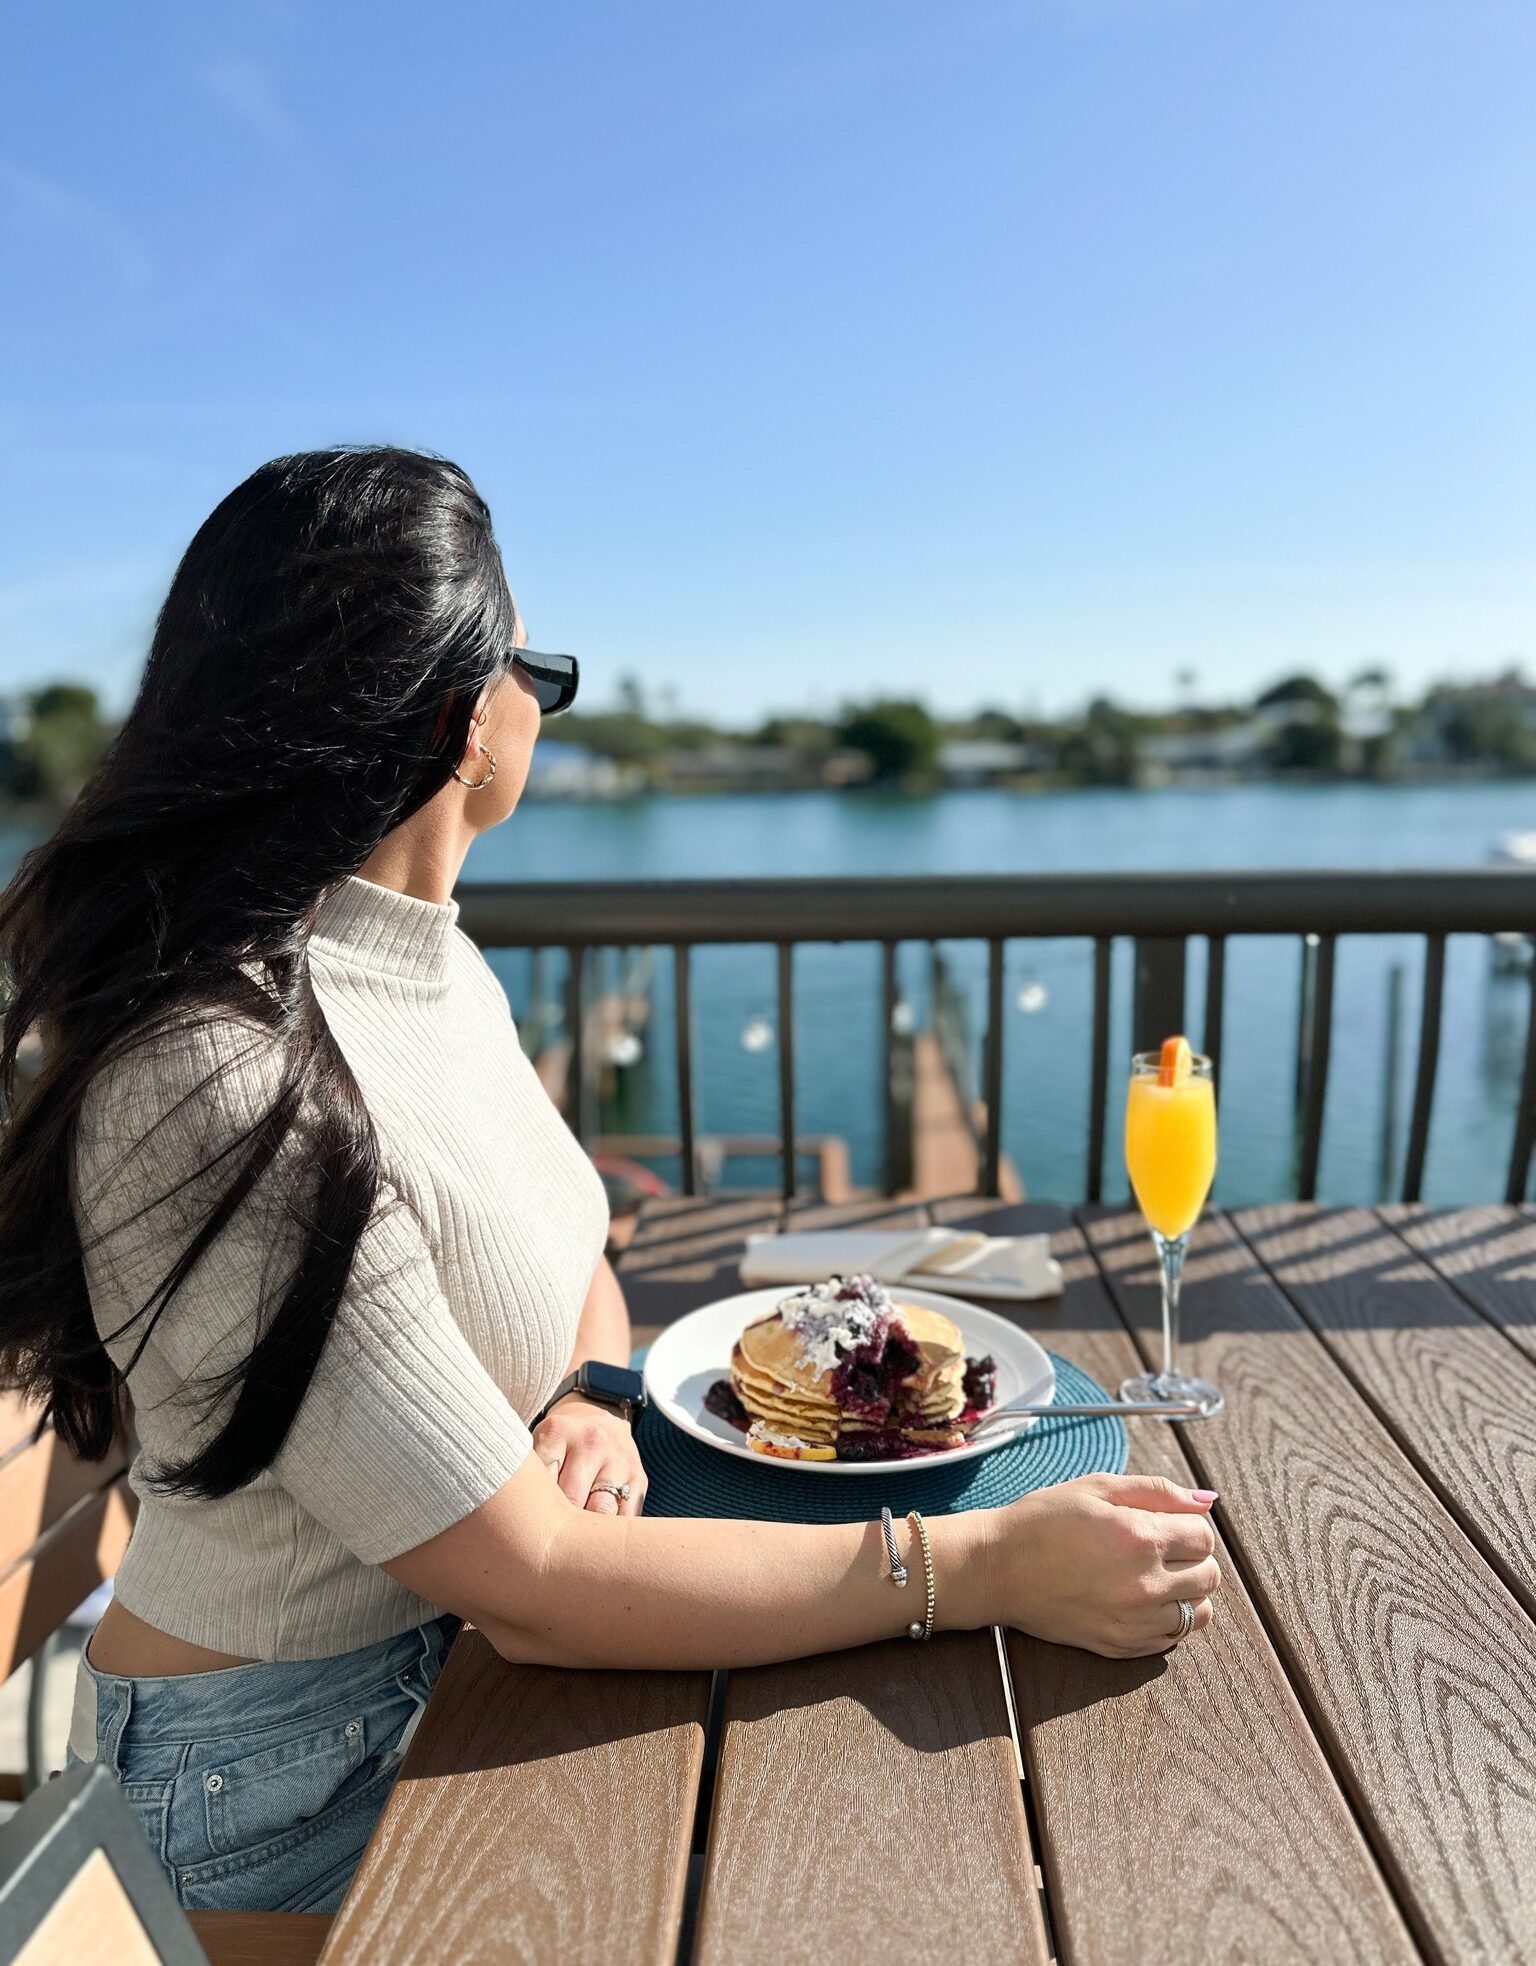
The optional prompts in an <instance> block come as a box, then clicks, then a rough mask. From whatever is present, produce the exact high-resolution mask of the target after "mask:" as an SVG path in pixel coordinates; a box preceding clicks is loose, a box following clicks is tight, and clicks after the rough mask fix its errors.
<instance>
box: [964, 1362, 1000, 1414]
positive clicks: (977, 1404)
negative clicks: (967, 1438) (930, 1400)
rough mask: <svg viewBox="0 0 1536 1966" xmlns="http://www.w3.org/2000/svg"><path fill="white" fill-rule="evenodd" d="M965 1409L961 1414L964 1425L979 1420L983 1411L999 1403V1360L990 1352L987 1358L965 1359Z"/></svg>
mask: <svg viewBox="0 0 1536 1966" xmlns="http://www.w3.org/2000/svg"><path fill="white" fill-rule="evenodd" d="M964 1391H965V1410H964V1412H962V1414H961V1415H960V1424H961V1426H962V1427H965V1426H969V1425H970V1423H971V1422H972V1421H973V1420H979V1419H980V1418H981V1416H982V1414H983V1413H986V1412H987V1411H989V1410H990V1408H992V1407H994V1406H995V1405H996V1404H997V1360H996V1359H995V1358H993V1357H992V1356H991V1355H990V1354H989V1355H988V1356H987V1357H986V1358H968V1359H967V1360H966V1361H965V1385H964Z"/></svg>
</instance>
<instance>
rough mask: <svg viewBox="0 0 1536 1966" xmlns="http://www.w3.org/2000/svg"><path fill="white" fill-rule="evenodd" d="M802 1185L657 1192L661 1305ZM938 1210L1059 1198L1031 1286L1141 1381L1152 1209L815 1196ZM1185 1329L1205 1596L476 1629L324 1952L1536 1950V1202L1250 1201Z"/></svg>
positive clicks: (1046, 1214)
mask: <svg viewBox="0 0 1536 1966" xmlns="http://www.w3.org/2000/svg"><path fill="white" fill-rule="evenodd" d="M780 1214H781V1209H780V1206H779V1204H777V1203H776V1202H774V1201H773V1200H771V1199H769V1198H767V1197H760V1196H745V1197H743V1196H735V1197H730V1198H724V1199H703V1200H696V1201H681V1200H678V1201H667V1202H659V1203H655V1204H652V1205H650V1206H649V1207H648V1208H647V1209H646V1211H645V1214H644V1216H643V1218H642V1220H641V1222H640V1225H639V1229H638V1232H637V1234H636V1237H635V1240H634V1244H633V1247H632V1248H631V1250H630V1251H629V1253H628V1255H627V1257H626V1259H625V1263H624V1269H625V1278H626V1287H627V1289H628V1292H629V1298H630V1303H631V1307H632V1310H633V1312H634V1316H635V1321H636V1325H637V1337H638V1338H639V1339H640V1340H641V1341H643V1340H644V1339H646V1338H648V1337H650V1336H654V1334H655V1332H656V1331H657V1330H658V1329H660V1328H661V1327H662V1326H663V1325H664V1324H665V1323H667V1321H668V1320H669V1319H671V1318H674V1317H676V1316H678V1315H679V1314H680V1313H682V1312H684V1311H686V1310H688V1309H691V1308H692V1307H694V1306H695V1305H698V1304H700V1303H704V1302H706V1301H708V1300H709V1299H711V1298H713V1297H717V1296H722V1295H726V1294H728V1293H729V1292H731V1291H732V1290H733V1289H734V1288H736V1287H737V1285H736V1273H735V1265H736V1261H737V1258H738V1256H739V1254H740V1250H741V1246H742V1242H743V1238H744V1237H745V1235H746V1234H747V1233H748V1232H749V1231H750V1230H754V1229H761V1228H763V1227H765V1226H768V1225H771V1224H772V1223H773V1222H774V1221H775V1220H776V1219H778V1218H779V1216H780ZM925 1214H927V1215H928V1216H930V1217H932V1218H936V1219H940V1220H943V1221H945V1222H955V1223H964V1224H976V1225H980V1226H986V1227H989V1228H993V1229H1004V1230H1006V1229H1041V1228H1045V1229H1049V1230H1051V1231H1052V1233H1053V1237H1054V1246H1055V1250H1056V1254H1057V1256H1058V1257H1059V1258H1060V1259H1061V1262H1062V1264H1063V1266H1064V1269H1065V1274H1066V1287H1065V1292H1064V1294H1063V1296H1062V1298H1061V1300H1060V1302H1059V1303H1054V1304H1038V1305H1031V1306H1027V1307H1024V1309H1023V1310H1022V1312H1021V1317H1022V1321H1023V1323H1024V1324H1025V1325H1026V1326H1027V1327H1028V1329H1029V1330H1031V1331H1032V1332H1034V1333H1035V1334H1036V1335H1037V1336H1038V1337H1039V1338H1040V1339H1041V1340H1042V1341H1043V1342H1044V1343H1045V1344H1046V1345H1048V1346H1050V1347H1051V1348H1052V1349H1053V1350H1055V1351H1057V1352H1060V1353H1061V1354H1063V1355H1064V1356H1066V1357H1068V1358H1070V1359H1072V1360H1074V1361H1075V1362H1076V1363H1077V1364H1079V1365H1081V1366H1082V1367H1084V1368H1085V1369H1086V1370H1087V1371H1089V1372H1091V1373H1092V1374H1093V1375H1094V1376H1095V1377H1096V1378H1097V1379H1099V1380H1100V1381H1101V1383H1103V1384H1104V1385H1105V1386H1107V1387H1109V1388H1110V1389H1111V1390H1113V1389H1114V1388H1115V1387H1116V1386H1117V1385H1118V1383H1119V1381H1120V1379H1121V1378H1122V1377H1123V1376H1124V1375H1125V1373H1126V1372H1127V1371H1129V1370H1131V1369H1133V1368H1135V1367H1137V1365H1138V1362H1139V1361H1146V1360H1149V1359H1150V1358H1151V1355H1152V1350H1153V1346H1154V1343H1155V1340H1156V1332H1157V1326H1158V1315H1159V1314H1158V1303H1157V1292H1156V1281H1155V1271H1154V1267H1153V1263H1152V1260H1151V1252H1150V1247H1149V1244H1148V1241H1147V1238H1146V1234H1145V1231H1144V1230H1143V1228H1142V1227H1141V1224H1140V1222H1139V1220H1138V1219H1137V1218H1136V1217H1135V1216H1134V1215H1130V1214H1127V1213H1125V1212H1123V1211H1115V1210H1108V1209H1095V1210H1084V1211H1079V1212H1078V1214H1077V1215H1076V1216H1075V1217H1074V1216H1073V1215H1070V1214H1069V1213H1068V1212H1067V1211H1065V1210H1062V1209H1054V1208H1049V1207H1043V1206H1036V1205H1018V1204H1006V1203H987V1202H979V1201H977V1200H975V1199H973V1198H967V1199H964V1200H957V1201H954V1202H949V1203H938V1204H934V1205H933V1206H932V1208H931V1209H929V1210H927V1211H923V1210H899V1209H896V1208H893V1207H891V1206H888V1205H866V1206H864V1207H859V1206H853V1207H843V1208H840V1209H837V1210H835V1211H828V1210H825V1209H816V1208H798V1209H795V1210H794V1215H795V1219H796V1222H797V1225H798V1226H814V1225H816V1224H817V1223H819V1222H824V1221H839V1222H849V1221H876V1220H878V1221H886V1222H891V1223H893V1224H900V1223H902V1222H904V1221H920V1220H922V1219H924V1215H925ZM994 1308H995V1307H994ZM1184 1327H1185V1334H1186V1335H1185V1344H1184V1349H1183V1357H1184V1361H1185V1362H1186V1363H1187V1364H1189V1365H1190V1366H1191V1368H1192V1369H1193V1370H1195V1371H1198V1372H1199V1373H1201V1374H1203V1375H1204V1376H1205V1377H1207V1378H1213V1379H1215V1380H1216V1381H1217V1382H1218V1384H1220V1385H1221V1386H1222V1387H1223V1389H1224V1390H1225V1393H1226V1398H1227V1405H1226V1411H1225V1412H1224V1413H1223V1414H1222V1415H1220V1416H1219V1417H1218V1418H1216V1419H1214V1420H1210V1421H1205V1422H1200V1423H1198V1424H1195V1425H1191V1426H1186V1427H1175V1426H1172V1425H1169V1424H1168V1423H1167V1422H1163V1421H1146V1420H1142V1421H1132V1422H1131V1423H1130V1461H1129V1466H1130V1467H1131V1469H1133V1470H1144V1471H1149V1472H1155V1473H1160V1474H1166V1475H1169V1476H1171V1477H1172V1478H1173V1479H1175V1480H1177V1481H1180V1482H1187V1483H1191V1484H1200V1485H1204V1486H1207V1487H1211V1488H1215V1489H1217V1490H1219V1491H1220V1495H1221V1500H1220V1502H1219V1503H1218V1504H1217V1506H1216V1509H1215V1517H1214V1519H1215V1523H1216V1527H1217V1531H1218V1536H1219V1554H1220V1557H1221V1560H1222V1565H1223V1569H1224V1572H1225V1585H1226V1587H1225V1589H1224V1590H1223V1592H1222V1593H1221V1595H1220V1596H1219V1597H1218V1599H1217V1600H1216V1618H1215V1622H1214V1624H1213V1625H1212V1626H1211V1628H1210V1630H1209V1631H1208V1632H1207V1633H1206V1634H1204V1635H1203V1636H1202V1637H1200V1638H1198V1639H1196V1640H1194V1641H1192V1642H1190V1643H1188V1644H1186V1645H1184V1646H1181V1647H1179V1648H1177V1649H1175V1650H1174V1651H1172V1652H1170V1653H1167V1654H1164V1655H1161V1656H1159V1657H1155V1658H1149V1659H1140V1660H1133V1661H1112V1660H1106V1659H1100V1658H1097V1657H1094V1656H1092V1655H1090V1654H1088V1653H1085V1652H1080V1651H1076V1650H1072V1649H1069V1648H1065V1647H1059V1646H1053V1645H1048V1644H1044V1643H1042V1642H1040V1641H1037V1640H1034V1639H1031V1638H1028V1637H1024V1636H1021V1635H1019V1634H1017V1633H1013V1634H1009V1635H1008V1637H1007V1638H1006V1641H1005V1642H1002V1643H999V1642H998V1640H997V1638H996V1636H995V1635H994V1634H991V1633H987V1632H980V1633H964V1634H951V1635H944V1636H941V1637H939V1638H936V1639H935V1640H934V1641H933V1642H932V1643H931V1644H928V1645H921V1646H920V1645H913V1644H912V1643H911V1642H910V1641H909V1640H905V1639H893V1640H891V1641H889V1642H887V1643H883V1644H879V1645H871V1646H867V1647H865V1648H863V1649H861V1650H859V1651H856V1652H845V1653H839V1654H833V1655H827V1656H823V1657H820V1658H812V1659H806V1660H801V1661H796V1662H794V1663H791V1664H786V1665H777V1666H771V1667H766V1668H763V1669H758V1670H753V1671H737V1672H732V1673H730V1674H728V1675H727V1674H716V1675H713V1676H711V1675H710V1674H708V1673H698V1672H693V1673H689V1672H678V1673H653V1672H644V1673H623V1672H559V1671H551V1670H546V1669H542V1668H530V1667H524V1666H513V1665H507V1664H506V1663H504V1662H503V1661H502V1660H500V1659H499V1658H498V1657H497V1656H496V1654H495V1653H494V1652H493V1651H492V1650H491V1648H490V1647H489V1646H488V1645H487V1644H486V1642H485V1640H484V1639H483V1638H482V1637H480V1635H479V1634H478V1633H475V1632H472V1631H466V1632H465V1633H464V1634H463V1635H462V1636H461V1637H460V1639H459V1641H458V1643H457V1645H456V1646H455V1647H454V1650H453V1654H452V1656H451V1658H450V1659H449V1662H448V1664H447V1666H446V1668H445V1670H444V1672H443V1675H442V1678H441V1680H440V1681H439V1683H438V1686H437V1688H436V1690H435V1692H434V1694H433V1697H432V1701H431V1704H430V1706H429V1708H428V1711H427V1714H426V1716H425V1718H424V1720H423V1723H422V1725H421V1728H420V1730H419V1732H418V1734H417V1737H416V1740H415V1742H414V1744H413V1746H412V1748H411V1751H410V1755H409V1757H408V1759H407V1762H406V1765H405V1769H404V1772H403V1774H402V1776H401V1779H400V1782H399V1784H398V1786H397V1788H396V1790H395V1793H394V1795H393V1797H392V1799H391V1801H390V1804H389V1806H388V1808H387V1809H386V1811H385V1814H384V1816H383V1818H382V1820H381V1821H380V1824H379V1826H378V1829H377V1831H376V1833H375V1835H374V1838H373V1841H372V1843H371V1844H370V1846H369V1849H368V1852H367V1854H366V1856H365V1858H364V1861H363V1864H362V1866H361V1868H360V1870H359V1873H358V1876H357V1878H356V1880H355V1882H354V1884H353V1887H352V1889H351V1891H350V1892H349V1894H348V1897H347V1900H346V1903H345V1904H344V1905H343V1907H342V1909H341V1911H340V1913H339V1914H338V1916H337V1920H336V1923H335V1926H334V1927H333V1930H332V1934H331V1937H330V1940H329V1943H328V1944H327V1946H326V1948H325V1951H324V1953H323V1962H324V1966H364V1962H366V1963H367V1966H395V1963H396V1962H399V1966H405V1963H406V1962H409V1963H410V1966H428V1963H429V1962H442V1966H449V1963H450V1962H452V1966H475V1963H476V1962H481V1961H484V1962H491V1961H496V1962H504V1961H509V1960H517V1961H530V1962H540V1966H544V1963H546V1962H561V1966H565V1963H567V1962H568V1963H569V1966H578V1963H579V1962H585V1961H592V1962H599V1961H600V1962H602V1966H662V1962H666V1963H667V1966H670V1962H672V1961H674V1960H676V1959H677V1958H679V1956H680V1953H679V1945H680V1941H681V1944H682V1946H683V1948H684V1951H683V1953H682V1954H681V1956H682V1957H685V1958H692V1959H693V1960H695V1961H697V1962H699V1966H728V1963H731V1966H734V1962H750V1961H756V1960H765V1961H766V1960H772V1961H774V1962H775V1966H794V1963H795V1962H800V1961H804V1962H807V1966H811V1963H812V1962H814V1966H827V1962H828V1961H829V1960H845V1959H847V1960H859V1961H869V1962H885V1961H890V1962H897V1961H899V1962H901V1966H914V1962H921V1961H926V1960H930V1959H933V1960H939V1959H949V1958H955V1959H963V1960H965V1961H966V1962H967V1963H968V1966H983V1962H986V1963H988V1966H990V1962H994V1961H996V1962H1002V1961H1007V1962H1010V1966H1016V1963H1017V1962H1026V1966H1040V1963H1043V1962H1045V1961H1048V1960H1050V1959H1051V1958H1052V1957H1055V1958H1056V1959H1058V1960H1060V1961H1062V1962H1063V1963H1064V1966H1156V1963H1157V1962H1162V1961H1167V1962H1169V1966H1213V1962H1239V1961H1241V1962H1243V1963H1244V1966H1270V1962H1281V1961H1287V1962H1289V1961H1297V1962H1302V1961H1305V1962H1307V1966H1315V1962H1318V1961H1324V1960H1326V1961H1328V1962H1330V1966H1335V1963H1337V1962H1345V1961H1350V1962H1353V1961H1371V1962H1399V1961H1402V1962H1407V1961H1420V1960H1423V1961H1433V1962H1446V1966H1457V1963H1458V1962H1464V1963H1465V1966H1495V1962H1507V1963H1508V1966H1516V1962H1529V1961H1531V1960H1536V1622H1533V1620H1536V1209H1529V1208H1527V1209H1513V1208H1504V1207H1498V1208H1471V1209H1459V1210H1453V1211H1433V1210H1425V1209H1420V1208H1406V1207H1405V1208H1385V1209H1375V1210H1370V1209H1327V1208H1317V1207H1302V1206H1291V1205H1286V1206H1277V1207H1270V1208H1259V1209H1247V1210H1239V1211H1237V1212H1235V1213H1231V1214H1215V1215H1212V1216H1211V1217H1210V1218H1208V1219H1207V1220H1206V1221H1205V1222H1204V1223H1203V1224H1202V1226H1201V1227H1200V1229H1199V1230H1198V1231H1197V1233H1196V1236H1195V1239H1194V1244H1193V1248H1192V1252H1191V1257H1190V1261H1189V1266H1188V1268H1187V1270H1186V1280H1185V1295H1184ZM690 1879H691V1884H692V1888H691V1889H690V1888H688V1887H689V1885H690ZM685 1905H686V1907H687V1909H688V1914H689V1915H688V1919H687V1923H688V1925H689V1927H690V1929H689V1930H687V1931H684V1930H683V1929H682V1928H683V1925H684V1916H685ZM690 1948H691V1950H690Z"/></svg>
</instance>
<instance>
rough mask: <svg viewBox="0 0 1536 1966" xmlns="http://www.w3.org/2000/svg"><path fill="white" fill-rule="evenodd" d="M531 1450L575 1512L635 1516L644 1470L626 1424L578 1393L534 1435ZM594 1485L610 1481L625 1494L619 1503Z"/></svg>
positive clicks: (569, 1395)
mask: <svg viewBox="0 0 1536 1966" xmlns="http://www.w3.org/2000/svg"><path fill="white" fill-rule="evenodd" d="M533 1451H534V1453H535V1454H537V1455H538V1457H539V1459H540V1460H541V1461H542V1462H543V1463H544V1465H545V1467H546V1468H548V1469H549V1471H550V1473H551V1474H552V1475H553V1476H554V1477H555V1480H556V1481H557V1482H559V1484H560V1488H561V1491H562V1493H563V1494H565V1495H566V1496H567V1497H568V1498H569V1500H571V1501H572V1502H574V1503H575V1505H576V1507H577V1508H578V1509H591V1510H592V1511H593V1513H594V1514H596V1515H638V1514H639V1513H640V1504H641V1503H642V1502H643V1501H644V1500H645V1470H644V1468H642V1467H641V1465H640V1455H639V1453H638V1451H637V1450H636V1447H635V1436H634V1431H633V1429H632V1428H631V1427H630V1424H629V1422H628V1421H627V1420H625V1419H622V1418H621V1417H620V1415H619V1414H617V1413H613V1412H610V1411H609V1409H608V1408H607V1407H605V1406H599V1405H598V1404H597V1403H596V1401H594V1400H590V1399H583V1398H582V1396H581V1394H580V1393H567V1394H566V1396H565V1398H564V1399H562V1400H561V1401H559V1403H558V1404H557V1405H555V1406H552V1407H551V1408H550V1409H549V1412H548V1413H547V1414H546V1415H545V1416H544V1418H543V1419H542V1420H541V1421H540V1422H539V1424H538V1426H537V1427H535V1428H534V1430H533ZM595 1481H604V1482H607V1481H611V1482H612V1483H613V1484H614V1485H615V1487H620V1488H622V1487H623V1485H624V1483H625V1482H628V1483H629V1494H628V1497H627V1498H626V1499H624V1500H622V1501H621V1500H620V1499H619V1498H618V1497H617V1496H616V1495H614V1494H612V1493H611V1492H610V1491H609V1490H608V1489H606V1488H599V1489H598V1490H597V1491H596V1492H595V1493H594V1492H593V1487H592V1484H593V1482H595Z"/></svg>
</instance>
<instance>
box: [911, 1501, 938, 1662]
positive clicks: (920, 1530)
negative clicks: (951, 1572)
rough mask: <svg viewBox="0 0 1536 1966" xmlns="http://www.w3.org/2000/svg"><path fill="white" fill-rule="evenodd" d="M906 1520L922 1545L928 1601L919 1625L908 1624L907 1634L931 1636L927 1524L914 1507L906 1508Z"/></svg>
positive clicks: (932, 1596) (932, 1599)
mask: <svg viewBox="0 0 1536 1966" xmlns="http://www.w3.org/2000/svg"><path fill="white" fill-rule="evenodd" d="M907 1520H908V1522H910V1523H911V1524H912V1527H913V1528H914V1529H915V1530H916V1531H917V1539H918V1541H919V1542H920V1543H921V1544H922V1546H923V1583H924V1585H925V1586H926V1588H927V1592H928V1603H927V1606H926V1608H925V1610H924V1612H923V1622H922V1623H921V1624H920V1625H919V1624H910V1625H908V1626H907V1636H908V1638H932V1637H933V1607H934V1603H935V1592H934V1588H933V1551H932V1550H931V1549H930V1548H929V1545H928V1525H927V1523H926V1522H924V1521H923V1518H922V1517H921V1516H920V1515H919V1514H918V1512H917V1510H916V1509H908V1511H907Z"/></svg>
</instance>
